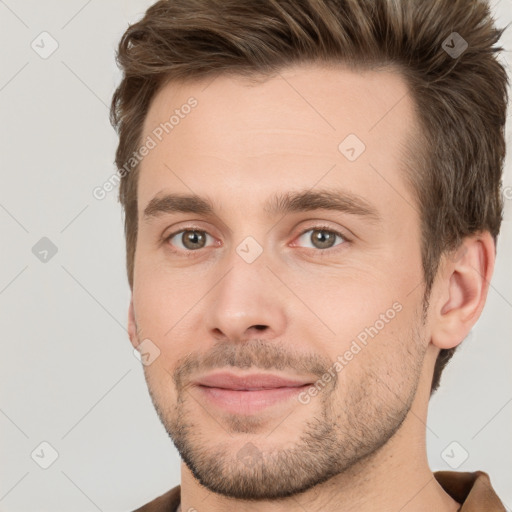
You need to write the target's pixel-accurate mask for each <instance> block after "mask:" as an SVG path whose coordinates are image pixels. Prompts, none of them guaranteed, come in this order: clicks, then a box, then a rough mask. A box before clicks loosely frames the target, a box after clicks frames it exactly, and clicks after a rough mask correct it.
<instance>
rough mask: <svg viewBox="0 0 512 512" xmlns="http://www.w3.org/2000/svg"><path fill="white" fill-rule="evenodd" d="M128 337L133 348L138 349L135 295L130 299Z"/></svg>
mask: <svg viewBox="0 0 512 512" xmlns="http://www.w3.org/2000/svg"><path fill="white" fill-rule="evenodd" d="M128 335H129V336H130V341H131V343H132V345H133V348H137V346H138V345H139V339H138V335H137V322H136V321H135V311H134V309H133V295H132V297H131V299H130V306H129V308H128Z"/></svg>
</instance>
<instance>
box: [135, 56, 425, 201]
mask: <svg viewBox="0 0 512 512" xmlns="http://www.w3.org/2000/svg"><path fill="white" fill-rule="evenodd" d="M415 132H416V118H415V114H414V107H413V101H412V98H411V94H410V93H409V89H408V87H407V85H406V83H405V81H404V79H403V78H402V76H401V75H400V74H399V73H398V71H396V70H390V69H387V70H379V71H371V70H366V71H354V70H348V69H346V68H342V67H336V68H333V67H330V68H327V67H321V66H316V65H308V66H306V65H301V66H296V67H292V68H288V69H286V70H283V71H281V72H280V73H278V74H277V75H276V76H274V77H272V78H270V79H267V80H265V81H260V82H258V83H256V84H255V83H252V82H249V81H248V80H246V79H243V78H240V77H233V76H228V75H226V76H218V77H217V78H215V79H209V80H204V81H195V82H181V83H174V82H171V83H169V84H167V85H166V86H165V87H164V88H162V89H161V90H160V91H159V93H158V94H157V95H156V96H155V97H154V99H153V101H152V103H151V106H150V109H149V111H148V114H147V116H146V119H145V122H144V127H143V136H142V142H144V141H148V140H149V139H151V140H152V144H151V145H152V146H153V147H152V149H151V150H150V151H149V152H148V154H147V155H146V156H145V157H144V158H143V160H142V162H141V164H140V178H139V194H138V195H139V199H140V201H139V204H140V208H143V207H144V204H145V203H147V202H148V201H149V200H150V199H151V198H152V197H153V196H154V195H155V194H157V193H158V192H160V191H161V190H164V189H168V188H172V189H179V190H180V191H183V192H187V193H188V192H191V191H193V192H194V193H196V194H201V193H206V194H208V193H210V194H211V193H212V191H214V190H215V189H216V188H218V187H222V189H223V190H225V191H227V192H229V193H230V194H231V197H233V194H238V193H239V192H240V191H242V190H246V191H252V192H254V193H256V192H257V191H261V192H262V193H267V192H268V193H270V192H271V191H275V190H276V189H283V188H286V187H288V188H294V187H308V186H309V187H312V186H314V184H315V181H316V180H319V179H322V180H323V183H322V184H323V185H328V184H332V185H336V186H346V187H347V188H348V189H353V188H354V187H356V188H357V187H359V188H360V187H364V186H370V181H371V180H372V179H373V181H375V180H376V179H382V175H384V179H386V177H387V178H389V179H390V180H391V181H397V179H398V177H399V176H400V172H401V168H402V167H403V155H404V148H405V147H406V146H407V143H408V140H409V138H410V136H411V134H413V133H415ZM333 168H335V172H329V170H330V169H333ZM390 173H394V175H395V176H388V175H389V174H390ZM379 174H380V175H381V177H380V178H378V176H379ZM323 175H325V176H326V177H325V179H324V178H322V176H323ZM401 181H402V182H403V181H404V180H403V176H402V179H401ZM381 185H382V183H381ZM396 185H397V186H400V187H402V189H403V190H402V193H407V191H406V190H405V188H404V187H405V185H404V183H401V184H400V183H398V182H397V183H396ZM402 185H403V186H402Z"/></svg>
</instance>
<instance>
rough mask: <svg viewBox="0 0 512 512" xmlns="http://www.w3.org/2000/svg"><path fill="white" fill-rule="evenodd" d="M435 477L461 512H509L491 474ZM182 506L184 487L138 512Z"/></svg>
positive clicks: (159, 511) (166, 511)
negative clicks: (458, 505)
mask: <svg viewBox="0 0 512 512" xmlns="http://www.w3.org/2000/svg"><path fill="white" fill-rule="evenodd" d="M434 476H435V478H436V480H437V481H438V482H439V484H440V485H441V487H442V488H443V489H444V490H445V491H446V492H447V493H448V494H449V495H450V496H451V497H452V498H453V499H454V500H455V501H457V502H459V503H461V504H462V507H461V508H460V512H506V509H505V507H504V506H503V503H502V502H501V501H500V499H499V498H498V496H497V495H496V493H495V492H494V489H493V488H492V486H491V482H490V480H489V475H488V474H487V473H484V472H483V471H475V472H474V473H461V472H457V471H436V472H435V473H434ZM179 504H180V486H179V485H178V486H177V487H174V488H173V489H171V490H170V491H167V492H166V493H165V494H162V496H160V497H158V498H156V499H154V500H153V501H151V502H149V503H147V504H146V505H144V506H142V507H140V508H138V509H137V510H135V511H134V512H176V511H177V509H178V505H179ZM182 512H185V511H182Z"/></svg>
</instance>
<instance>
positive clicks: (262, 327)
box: [253, 325, 267, 331]
mask: <svg viewBox="0 0 512 512" xmlns="http://www.w3.org/2000/svg"><path fill="white" fill-rule="evenodd" d="M253 327H254V328H255V329H258V331H263V330H265V329H266V328H267V326H266V325H253Z"/></svg>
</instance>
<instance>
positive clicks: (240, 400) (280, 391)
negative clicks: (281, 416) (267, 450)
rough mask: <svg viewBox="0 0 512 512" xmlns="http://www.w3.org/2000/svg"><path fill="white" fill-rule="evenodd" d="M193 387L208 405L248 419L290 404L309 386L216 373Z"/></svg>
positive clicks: (275, 377) (276, 378)
mask: <svg viewBox="0 0 512 512" xmlns="http://www.w3.org/2000/svg"><path fill="white" fill-rule="evenodd" d="M194 384H195V387H196V389H197V390H198V391H199V393H200V396H201V398H202V399H203V401H204V402H206V404H207V405H211V406H213V407H215V408H219V409H222V410H224V411H227V412H230V413H232V414H246V415H247V414H254V413H257V412H260V411H262V410H264V409H267V408H270V407H272V406H276V405H278V404H281V405H284V403H285V402H290V401H291V399H292V398H294V397H296V396H297V395H298V394H299V393H301V392H302V391H304V390H305V389H306V388H308V387H309V386H311V384H312V382H310V380H309V379H302V380H298V379H293V378H287V377H281V376H279V375H271V374H252V375H234V374H230V373H217V374H210V375H207V376H205V377H203V378H201V379H198V381H196V382H195V383H194Z"/></svg>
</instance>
